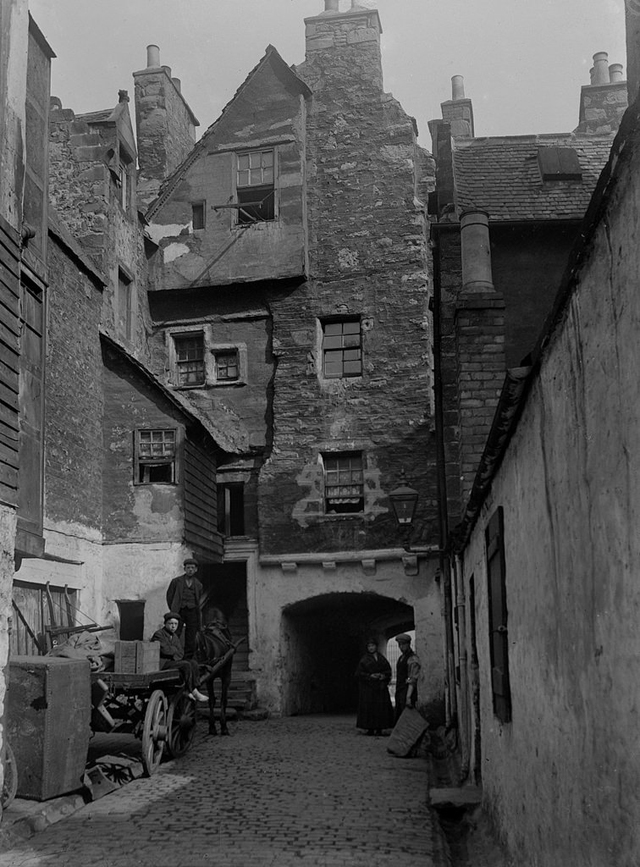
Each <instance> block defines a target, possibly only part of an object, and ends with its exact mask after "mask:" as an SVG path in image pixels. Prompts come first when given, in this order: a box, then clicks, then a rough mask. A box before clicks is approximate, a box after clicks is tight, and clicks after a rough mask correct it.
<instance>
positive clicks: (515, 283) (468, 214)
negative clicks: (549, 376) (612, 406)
mask: <svg viewBox="0 0 640 867" xmlns="http://www.w3.org/2000/svg"><path fill="white" fill-rule="evenodd" d="M591 77H592V81H591V84H589V85H586V86H585V87H583V88H582V91H581V97H580V123H579V125H578V127H577V128H576V130H574V131H573V132H570V133H562V134H545V135H520V136H500V137H491V138H489V137H487V138H478V137H475V135H474V119H473V107H472V104H471V100H470V99H468V98H467V97H466V96H465V93H464V83H463V81H462V78H461V77H460V76H454V78H453V93H452V99H451V100H448V101H446V102H444V103H442V119H441V120H434V121H431V122H430V129H431V133H432V137H433V151H434V154H435V155H436V177H437V183H436V190H435V193H434V195H433V196H432V197H431V200H430V211H431V214H432V219H433V222H432V224H431V238H432V243H433V250H434V260H435V269H436V277H435V281H434V305H433V309H434V332H435V338H434V339H435V344H436V380H435V401H436V407H437V408H436V429H437V440H438V455H439V467H440V472H439V500H440V502H441V505H442V508H441V511H440V519H441V537H442V539H444V540H446V539H449V540H450V541H451V540H455V537H456V534H457V533H458V532H459V528H460V527H461V526H464V522H465V520H466V513H467V509H468V508H469V505H470V498H471V497H472V496H475V491H476V488H475V487H474V485H477V480H478V473H479V472H482V465H481V460H482V458H483V455H484V453H485V450H486V448H487V441H488V438H489V437H490V436H492V435H494V434H495V433H496V431H495V425H496V420H495V411H496V407H497V406H498V402H499V399H500V395H501V394H503V393H504V392H505V391H508V390H509V389H513V388H518V384H519V375H520V374H519V372H518V371H519V370H520V369H521V368H523V367H526V366H527V365H528V364H529V363H530V354H531V352H532V350H533V348H534V346H535V345H536V341H537V339H538V336H539V334H540V331H541V329H542V327H543V325H544V323H545V321H546V319H547V317H548V316H549V314H550V312H551V310H552V309H553V306H554V303H555V296H556V293H557V287H558V284H559V282H560V279H561V277H562V274H563V272H564V269H565V268H566V263H567V260H568V256H569V253H570V251H571V249H572V247H573V245H574V244H575V243H576V242H577V240H578V239H579V237H580V233H581V231H582V222H583V218H584V214H585V211H586V208H587V206H588V204H589V201H590V198H591V195H592V192H593V190H594V188H595V185H596V182H597V179H598V177H599V175H600V172H601V170H602V168H603V166H604V165H605V163H606V161H607V159H608V156H609V152H610V149H611V145H612V142H613V136H614V133H615V130H616V129H617V127H618V125H619V122H620V118H621V114H622V112H623V111H624V108H625V107H626V82H624V81H621V80H620V78H621V67H620V65H619V64H611V65H610V66H609V64H608V58H607V54H606V53H605V52H600V53H598V54H596V55H595V56H594V70H592V76H591ZM505 377H506V379H505ZM443 584H444V588H445V599H446V601H447V616H446V621H447V647H448V660H447V672H448V675H447V676H448V684H449V689H448V708H449V713H450V716H451V718H455V717H456V706H457V702H458V700H457V692H458V690H459V689H463V686H462V685H461V684H460V680H459V678H460V675H459V672H460V664H459V659H458V651H457V649H456V636H455V624H456V619H455V606H456V598H455V597H456V592H457V588H456V586H455V580H454V579H453V578H452V574H451V572H450V569H449V565H448V561H447V559H446V558H445V560H444V563H443Z"/></svg>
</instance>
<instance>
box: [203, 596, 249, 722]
mask: <svg viewBox="0 0 640 867" xmlns="http://www.w3.org/2000/svg"><path fill="white" fill-rule="evenodd" d="M210 613H211V620H209V622H208V623H206V625H205V626H203V628H202V629H201V630H199V631H198V633H197V634H196V650H195V657H194V658H195V660H196V662H197V663H198V665H199V666H201V668H202V669H204V671H205V673H204V674H203V675H202V676H201V678H200V684H199V685H200V686H206V688H207V694H208V695H209V734H210V735H217V734H218V731H217V729H216V719H215V708H216V696H215V692H214V689H213V682H214V680H215V679H216V678H219V679H220V685H221V689H220V734H221V735H228V734H229V729H228V728H227V696H228V694H229V684H230V683H231V667H232V665H233V654H234V653H235V652H236V648H237V646H238V644H240V643H241V642H242V641H244V639H243V638H241V639H240V641H238V642H237V643H236V644H234V643H233V641H232V640H231V633H230V632H229V626H228V624H227V618H226V617H225V616H224V614H223V612H222V611H220V609H219V608H212V609H211V612H210Z"/></svg>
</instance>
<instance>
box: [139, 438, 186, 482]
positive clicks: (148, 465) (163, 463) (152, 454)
mask: <svg viewBox="0 0 640 867" xmlns="http://www.w3.org/2000/svg"><path fill="white" fill-rule="evenodd" d="M176 446H177V431H176V430H175V429H170V430H137V431H136V446H135V482H136V484H138V485H149V484H153V483H165V484H173V483H174V482H175V481H176Z"/></svg>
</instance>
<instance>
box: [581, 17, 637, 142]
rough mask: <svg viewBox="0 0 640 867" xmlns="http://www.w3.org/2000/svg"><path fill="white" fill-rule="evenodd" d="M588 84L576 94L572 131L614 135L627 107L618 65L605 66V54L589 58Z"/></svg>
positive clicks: (624, 86)
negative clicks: (576, 118) (577, 109)
mask: <svg viewBox="0 0 640 867" xmlns="http://www.w3.org/2000/svg"><path fill="white" fill-rule="evenodd" d="M639 8H640V6H639ZM590 75H591V81H590V83H589V84H586V85H584V86H583V87H582V89H581V91H580V116H579V124H578V126H577V128H576V132H582V133H587V134H590V135H605V134H607V133H615V132H616V130H617V129H618V127H619V126H620V121H621V120H622V115H623V114H624V112H625V109H626V108H627V82H626V81H624V79H623V73H622V64H621V63H612V64H611V65H609V55H608V54H607V52H606V51H599V52H598V53H597V54H594V55H593V66H592V68H591V70H590Z"/></svg>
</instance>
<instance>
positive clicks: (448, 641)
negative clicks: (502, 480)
mask: <svg viewBox="0 0 640 867" xmlns="http://www.w3.org/2000/svg"><path fill="white" fill-rule="evenodd" d="M431 250H432V253H433V311H432V313H433V377H434V386H433V391H434V402H435V407H434V409H435V422H436V465H437V487H438V550H439V566H440V580H441V582H442V595H443V618H444V640H445V647H444V651H445V666H446V688H445V719H446V724H447V726H448V725H449V724H450V723H451V720H452V719H453V718H454V716H455V714H456V708H457V702H456V690H455V682H456V679H455V662H454V656H453V638H454V636H453V622H452V618H453V606H452V593H451V562H450V559H449V550H448V547H449V509H448V503H447V474H446V465H445V448H444V416H443V394H442V363H441V339H442V326H441V319H440V305H441V301H442V283H441V269H440V246H439V243H438V236H437V233H432V239H431Z"/></svg>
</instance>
